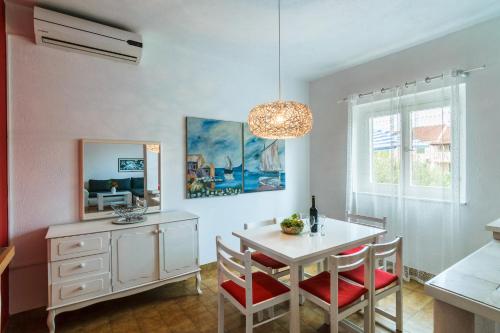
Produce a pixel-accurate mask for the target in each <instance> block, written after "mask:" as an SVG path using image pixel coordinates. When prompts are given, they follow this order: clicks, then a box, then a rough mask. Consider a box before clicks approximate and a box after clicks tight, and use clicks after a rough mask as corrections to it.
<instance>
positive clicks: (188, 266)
mask: <svg viewBox="0 0 500 333" xmlns="http://www.w3.org/2000/svg"><path fill="white" fill-rule="evenodd" d="M197 268H198V221H197V220H188V221H179V222H171V223H164V224H161V225H160V279H165V278H168V277H172V276H176V275H181V274H183V273H187V272H191V271H193V270H195V269H197Z"/></svg>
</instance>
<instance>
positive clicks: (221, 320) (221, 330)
mask: <svg viewBox="0 0 500 333" xmlns="http://www.w3.org/2000/svg"><path fill="white" fill-rule="evenodd" d="M218 307H219V319H218V325H217V327H218V329H217V331H218V333H224V295H222V294H219V301H218Z"/></svg>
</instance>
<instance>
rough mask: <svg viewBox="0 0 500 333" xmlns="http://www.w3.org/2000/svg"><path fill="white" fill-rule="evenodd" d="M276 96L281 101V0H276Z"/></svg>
mask: <svg viewBox="0 0 500 333" xmlns="http://www.w3.org/2000/svg"><path fill="white" fill-rule="evenodd" d="M278 97H279V98H278V100H280V101H281V0H278Z"/></svg>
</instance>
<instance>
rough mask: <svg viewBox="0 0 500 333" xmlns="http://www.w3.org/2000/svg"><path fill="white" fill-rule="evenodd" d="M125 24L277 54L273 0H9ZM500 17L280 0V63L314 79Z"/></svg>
mask: <svg viewBox="0 0 500 333" xmlns="http://www.w3.org/2000/svg"><path fill="white" fill-rule="evenodd" d="M9 2H11V3H17V4H21V5H27V6H33V5H34V4H35V3H36V4H38V5H41V6H43V7H46V8H50V9H57V10H60V11H63V12H67V13H70V14H73V15H77V16H81V17H85V18H91V19H93V20H97V21H100V22H103V23H107V24H111V25H115V26H118V27H121V28H126V29H129V30H132V31H135V32H138V33H140V34H142V35H143V38H144V42H145V48H146V51H145V52H147V45H148V43H162V44H164V45H167V46H168V45H169V44H171V43H175V44H176V45H180V46H181V47H186V48H194V49H195V50H196V51H199V52H204V53H207V52H208V53H210V55H212V56H219V57H230V58H231V59H232V60H234V61H240V62H242V63H245V64H247V65H255V66H259V64H263V63H266V64H269V63H271V64H274V63H275V62H276V61H277V60H276V59H277V2H276V1H273V0H146V1H138V0H85V1H81V0H40V1H34V0H10V1H9ZM497 16H500V1H498V0H474V1H471V0H418V1H415V0H378V1H373V0H282V15H281V19H282V63H283V71H284V72H285V74H286V75H287V76H293V77H297V78H301V79H307V80H311V79H314V78H318V77H321V76H324V75H327V74H330V73H333V72H335V71H338V70H341V69H344V68H347V67H350V66H354V65H356V64H360V63H363V62H366V61H369V60H372V59H375V58H378V57H381V56H384V55H387V54H390V53H393V52H396V51H399V50H402V49H405V48H408V47H411V46H413V45H416V44H419V43H422V42H425V41H428V40H431V39H434V38H437V37H440V36H443V35H445V34H447V33H450V32H453V31H457V30H460V29H462V28H465V27H467V26H470V25H473V24H476V23H479V22H481V21H485V20H488V19H491V18H494V17H497Z"/></svg>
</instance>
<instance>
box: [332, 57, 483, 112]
mask: <svg viewBox="0 0 500 333" xmlns="http://www.w3.org/2000/svg"><path fill="white" fill-rule="evenodd" d="M483 69H486V65H482V66H479V67H474V68H469V69H465V70H464V69H457V70H454V71H452V73H451V76H460V77H464V78H465V77H467V76H469V73H471V72H475V71H480V70H483ZM445 75H446V74H445V73H441V74H439V75H433V76H427V77H426V78H425V79H423V80H421V81H417V80H414V81H411V82H405V83H404V84H403V85H402V86H404V87H405V88H408V87H409V86H412V85H415V84H417V82H425V83H430V82H431V81H433V80H435V79H442V78H444V76H445ZM397 87H399V86H395V87H393V88H397ZM391 89H392V88H382V89H380V90H372V91H368V92H364V93H360V94H358V97H360V98H361V97H365V96H369V95H373V94H375V93H377V92H380V93H382V94H383V93H385V92H386V91H388V90H391ZM348 100H349V97H344V98H342V99H339V100H338V101H337V104H340V103H344V102H347V101H348Z"/></svg>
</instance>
